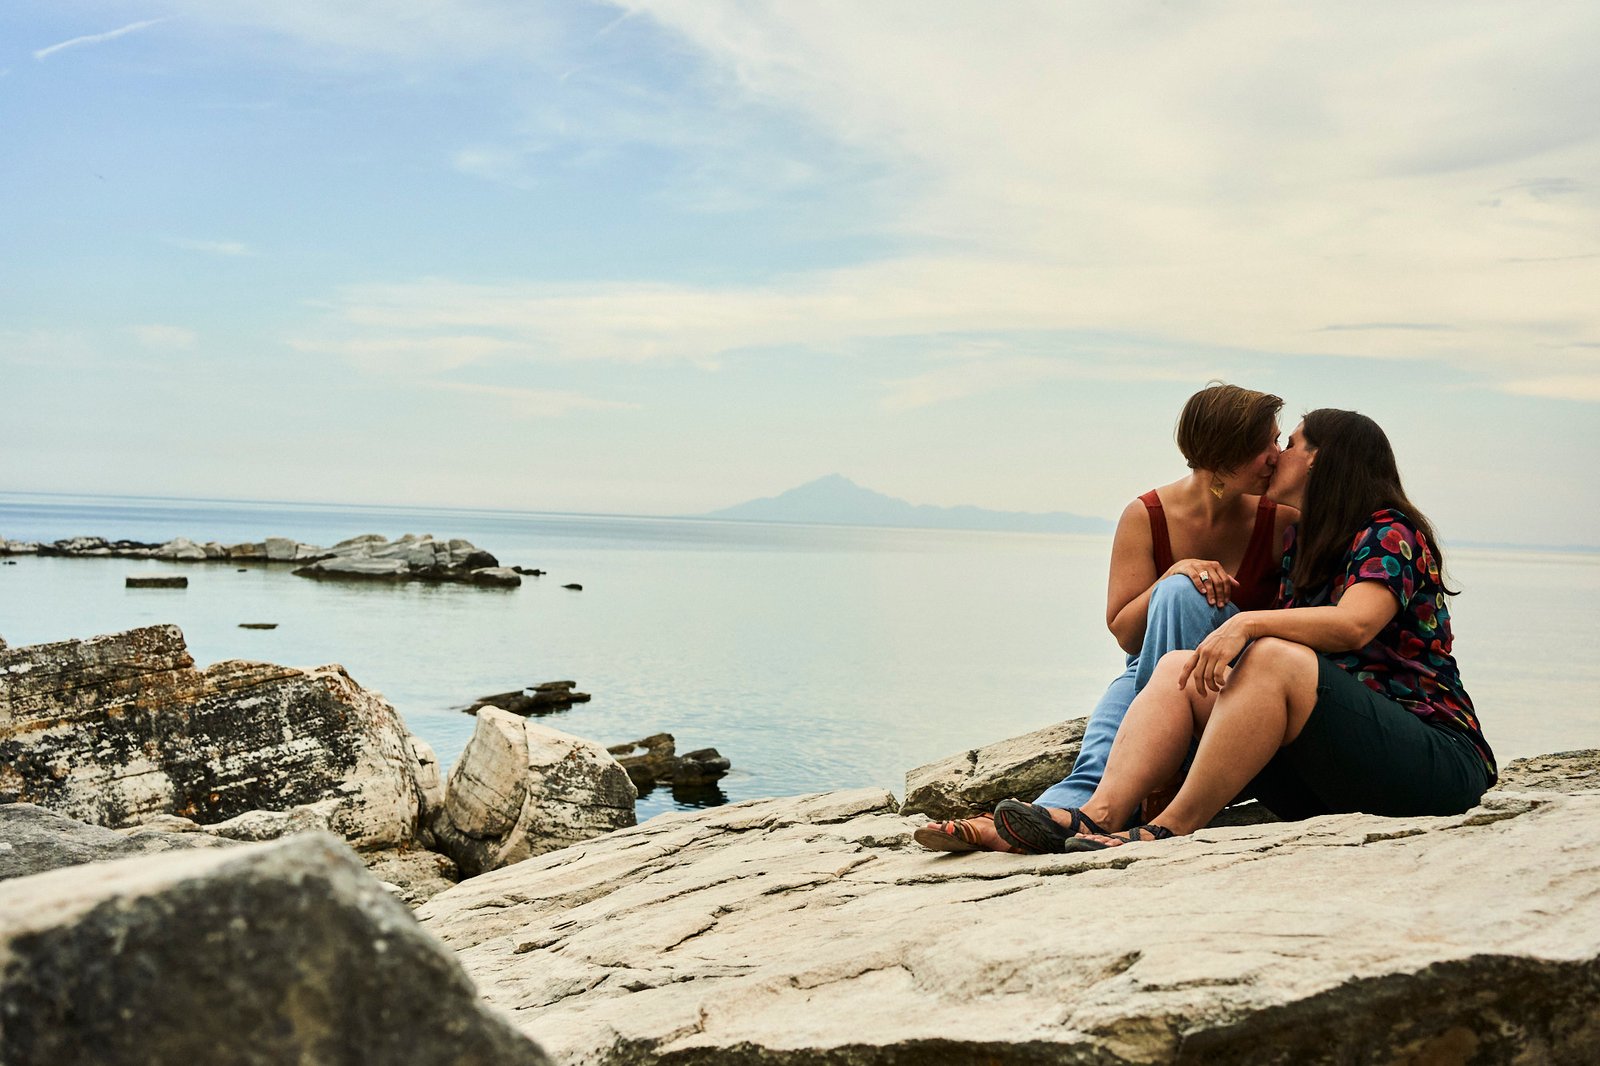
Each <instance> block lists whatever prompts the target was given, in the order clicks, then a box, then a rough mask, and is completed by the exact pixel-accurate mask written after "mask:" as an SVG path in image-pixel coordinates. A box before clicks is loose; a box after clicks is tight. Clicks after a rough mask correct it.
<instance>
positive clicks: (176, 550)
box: [151, 537, 206, 562]
mask: <svg viewBox="0 0 1600 1066" xmlns="http://www.w3.org/2000/svg"><path fill="white" fill-rule="evenodd" d="M151 555H152V556H154V557H155V558H157V559H176V560H180V561H183V562H199V561H200V560H203V559H204V558H205V557H206V550H205V549H204V548H203V547H201V546H200V545H198V544H196V543H195V542H194V541H192V540H190V539H189V538H188V537H175V538H173V539H172V540H169V541H167V542H166V543H165V544H163V545H161V547H159V548H157V549H155V551H153V552H151Z"/></svg>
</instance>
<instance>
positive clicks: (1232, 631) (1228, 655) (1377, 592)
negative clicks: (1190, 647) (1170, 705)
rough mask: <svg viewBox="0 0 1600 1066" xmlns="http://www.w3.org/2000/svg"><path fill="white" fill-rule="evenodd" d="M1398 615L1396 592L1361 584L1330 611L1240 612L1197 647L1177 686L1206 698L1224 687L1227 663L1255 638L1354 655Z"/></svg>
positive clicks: (1345, 592) (1363, 582)
mask: <svg viewBox="0 0 1600 1066" xmlns="http://www.w3.org/2000/svg"><path fill="white" fill-rule="evenodd" d="M1399 610H1400V603H1399V601H1398V600H1396V599H1395V598H1394V593H1392V592H1390V591H1389V589H1388V588H1387V587H1386V586H1384V585H1383V584H1381V583H1379V582H1376V581H1359V582H1357V583H1356V584H1354V585H1351V586H1350V587H1349V588H1347V589H1345V590H1344V595H1343V596H1341V597H1340V598H1339V602H1338V604H1337V605H1335V606H1332V607H1296V608H1293V609H1291V610H1287V611H1244V612H1242V613H1240V614H1236V615H1234V616H1233V617H1232V618H1230V619H1228V620H1227V621H1226V622H1224V623H1223V624H1222V625H1220V626H1218V627H1217V628H1216V629H1215V630H1213V631H1212V632H1211V635H1210V636H1208V637H1206V639H1205V640H1203V641H1201V642H1200V646H1199V647H1198V648H1196V649H1195V650H1194V654H1193V655H1191V656H1190V657H1189V661H1188V663H1186V664H1185V665H1184V668H1183V673H1182V674H1180V675H1179V678H1178V686H1179V687H1180V688H1181V687H1183V686H1184V685H1186V684H1188V682H1189V678H1190V676H1191V675H1193V677H1194V679H1195V685H1196V687H1197V688H1198V689H1199V691H1200V692H1201V694H1202V695H1203V694H1205V693H1206V692H1207V691H1208V690H1213V691H1218V692H1220V691H1221V690H1222V687H1223V686H1224V685H1225V684H1227V674H1228V664H1229V663H1231V662H1232V661H1233V660H1234V659H1235V658H1237V657H1238V655H1239V652H1241V651H1243V650H1244V646H1245V645H1246V644H1248V643H1249V642H1250V641H1252V640H1256V639H1257V638H1259V637H1281V638H1282V639H1284V640H1292V641H1294V642H1295V643H1296V644H1304V645H1305V646H1306V647H1308V648H1311V649H1313V650H1315V651H1329V652H1333V651H1353V650H1354V649H1356V648H1364V647H1366V646H1367V645H1368V644H1370V643H1372V640H1373V638H1375V637H1376V636H1377V635H1378V634H1379V633H1381V632H1382V631H1383V627H1384V626H1386V625H1388V624H1389V620H1390V619H1391V618H1393V617H1394V616H1395V613H1396V612H1398V611H1399Z"/></svg>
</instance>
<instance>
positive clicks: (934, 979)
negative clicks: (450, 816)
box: [418, 790, 1600, 1066]
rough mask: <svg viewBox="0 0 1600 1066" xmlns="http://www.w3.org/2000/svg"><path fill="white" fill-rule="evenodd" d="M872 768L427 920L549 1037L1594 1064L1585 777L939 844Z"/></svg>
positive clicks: (595, 853) (657, 831)
mask: <svg viewBox="0 0 1600 1066" xmlns="http://www.w3.org/2000/svg"><path fill="white" fill-rule="evenodd" d="M923 821H924V819H922V818H907V817H904V816H902V815H900V814H898V813H896V811H895V807H894V803H893V799H892V797H890V796H889V795H887V794H886V793H878V792H873V791H870V790H867V791H859V792H846V793H829V794H823V795H819V796H811V797H798V798H789V799H781V800H763V801H758V802H754V803H746V804H740V805H737V806H732V807H723V808H719V809H716V810H713V811H707V812H703V813H695V814H679V815H663V816H659V817H657V818H653V819H651V820H650V821H648V822H646V823H644V824H643V825H640V826H638V827H636V828H634V829H630V830H625V831H622V832H619V833H615V834H612V835H611V836H609V837H606V838H604V839H601V840H595V841H590V842H588V843H586V844H583V845H580V846H579V847H576V848H573V849H569V850H568V851H565V852H562V853H559V854H555V855H549V856H543V857H540V858H536V859H532V860H529V861H528V862H525V863H522V864H521V865H518V866H515V867H511V868H509V869H505V870H501V871H497V872H495V873H491V874H487V875H485V876H483V877H480V878H477V879H475V880H472V881H469V882H466V883H463V884H461V885H458V886H457V887H456V888H453V889H451V890H449V891H447V892H445V893H443V894H442V895H439V896H436V897H435V898H434V899H433V900H432V901H431V902H430V903H428V904H426V905H425V906H424V907H423V908H422V909H421V911H419V912H418V913H419V916H420V917H421V918H422V919H423V922H424V925H425V926H426V927H428V928H430V929H431V930H433V931H434V932H435V933H437V934H439V935H440V936H441V937H442V938H443V939H444V940H445V942H446V943H447V944H449V945H450V946H452V947H454V948H455V949H456V951H457V953H458V955H459V957H460V958H461V959H462V961H463V963H464V964H465V966H466V968H467V971H468V973H469V974H471V975H473V976H474V977H475V978H476V980H477V981H478V983H479V988H480V990H481V991H482V992H483V994H484V995H485V997H486V998H487V999H488V1001H489V1002H490V1003H493V1004H495V1005H498V1006H500V1007H502V1008H505V1009H509V1010H513V1011H514V1012H515V1015H514V1016H515V1018H516V1019H517V1024H518V1025H519V1026H520V1027H521V1028H522V1029H523V1031H524V1032H527V1033H529V1034H530V1035H533V1036H534V1037H535V1038H537V1039H538V1040H540V1041H541V1042H542V1043H543V1044H544V1045H545V1046H546V1047H547V1048H548V1049H549V1050H550V1051H551V1053H552V1054H553V1055H554V1056H555V1057H556V1058H557V1059H558V1060H559V1061H563V1062H583V1063H597V1064H598V1063H604V1064H618V1066H620V1064H623V1063H629V1064H631V1063H638V1062H647V1061H648V1062H662V1063H672V1064H674V1066H688V1064H712V1063H758V1062H759V1063H787V1064H796V1066H798V1064H800V1063H816V1062H823V1063H837V1064H845V1063H848V1064H885V1066H887V1064H904V1063H921V1062H930V1063H933V1062H937V1063H955V1064H978V1063H995V1064H1022V1063H1028V1064H1034V1063H1046V1062H1072V1063H1108V1064H1109V1063H1168V1062H1193V1063H1260V1062H1274V1063H1296V1064H1298V1063H1355V1062H1413V1063H1465V1062H1484V1063H1488V1062H1510V1061H1519V1062H1530V1063H1533V1062H1572V1063H1578V1062H1592V1061H1597V1060H1600V1011H1596V1009H1595V1006H1594V1004H1595V1003H1596V1002H1597V1001H1600V792H1595V791H1583V790H1575V791H1572V792H1570V793H1560V792H1555V791H1541V792H1523V793H1509V792H1503V791H1502V792H1494V793H1490V795H1489V796H1488V797H1486V802H1485V803H1484V805H1483V806H1482V807H1479V808H1477V809H1475V810H1473V811H1471V812H1469V813H1468V814H1466V815H1463V816H1459V817H1452V818H1406V819H1382V818H1373V817H1368V816H1361V815H1342V816H1335V817H1328V818H1318V819H1313V820H1310V821H1306V822H1298V823H1275V824H1270V825H1258V826H1250V827H1243V828H1226V829H1207V830H1203V831H1202V832H1200V833H1199V834H1196V835H1195V836H1193V837H1190V838H1187V839H1184V840H1180V841H1168V842H1160V843H1147V844H1137V845H1130V846H1127V847H1124V848H1120V849H1114V850H1109V851H1104V852H1098V853H1092V854H1087V855H1084V854H1079V855H1072V856H1043V857H1034V858H1023V857H1018V856H1012V855H1001V854H987V853H983V854H974V855H963V856H948V855H935V854H933V853H930V852H926V851H923V850H922V849H921V848H918V847H916V846H915V845H914V844H913V843H912V842H911V840H910V833H911V831H912V829H913V828H915V827H916V826H917V825H920V824H921V823H922V822H923Z"/></svg>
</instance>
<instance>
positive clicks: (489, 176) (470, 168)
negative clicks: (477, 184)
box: [450, 147, 535, 189]
mask: <svg viewBox="0 0 1600 1066" xmlns="http://www.w3.org/2000/svg"><path fill="white" fill-rule="evenodd" d="M530 155H531V153H530V152H528V151H519V150H514V149H509V148H489V147H475V148H463V149H461V150H460V151H458V152H456V154H455V155H454V156H453V157H452V158H451V160H450V162H451V165H452V166H454V167H455V169H456V170H458V171H460V172H461V173H463V174H470V175H472V176H473V177H475V178H483V179H484V180H485V181H492V182H495V183H496V184H499V185H509V186H511V187H512V188H514V189H531V188H533V187H534V184H535V181H534V177H533V174H532V172H531V171H530V170H529V169H528V159H529V156H530Z"/></svg>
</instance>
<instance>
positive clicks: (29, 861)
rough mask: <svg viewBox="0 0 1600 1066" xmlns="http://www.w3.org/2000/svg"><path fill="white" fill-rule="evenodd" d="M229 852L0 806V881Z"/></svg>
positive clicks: (177, 837) (189, 839) (208, 841)
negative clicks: (196, 851) (203, 851)
mask: <svg viewBox="0 0 1600 1066" xmlns="http://www.w3.org/2000/svg"><path fill="white" fill-rule="evenodd" d="M233 846H234V843H233V841H231V840H226V839H224V838H222V837H214V836H211V835H209V834H206V833H147V834H142V835H140V836H138V837H130V836H126V835H124V834H122V833H118V832H116V831H114V830H111V829H103V828H101V827H100V826H97V825H89V824H87V823H85V822H79V821H75V820H73V819H71V818H67V817H65V816H64V815H60V814H56V813H54V812H52V811H47V810H45V809H44V808H43V807H35V806H34V805H33V804H31V803H7V804H4V805H0V881H9V880H10V879H11V878H13V877H27V876H28V875H30V874H39V873H45V872H46V871H49V870H59V869H61V868H62V867H63V866H80V865H82V864H84V863H89V862H112V861H114V860H116V859H126V858H132V857H134V856H137V855H149V854H152V853H156V852H163V851H177V850H188V849H190V848H206V847H211V848H221V847H233Z"/></svg>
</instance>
